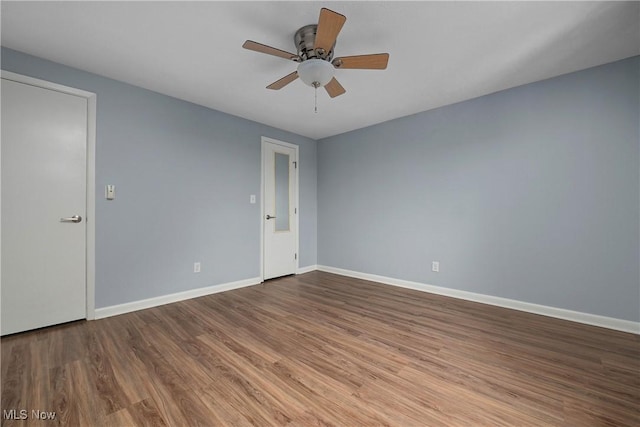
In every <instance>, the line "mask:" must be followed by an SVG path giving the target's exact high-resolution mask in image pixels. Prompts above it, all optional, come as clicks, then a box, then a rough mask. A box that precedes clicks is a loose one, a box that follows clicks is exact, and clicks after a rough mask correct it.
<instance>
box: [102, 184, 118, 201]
mask: <svg viewBox="0 0 640 427" xmlns="http://www.w3.org/2000/svg"><path fill="white" fill-rule="evenodd" d="M104 197H105V198H106V199H107V200H113V199H115V198H116V186H115V185H113V184H108V185H107V186H106V187H105V189H104Z"/></svg>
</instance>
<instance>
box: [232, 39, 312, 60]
mask: <svg viewBox="0 0 640 427" xmlns="http://www.w3.org/2000/svg"><path fill="white" fill-rule="evenodd" d="M242 47H243V48H245V49H249V50H253V51H256V52H260V53H266V54H267V55H273V56H279V57H280V58H284V59H290V60H292V61H296V62H298V61H300V57H299V56H298V55H296V54H295V53H291V52H287V51H284V50H280V49H276V48H275V47H271V46H267V45H266V44H262V43H258V42H254V41H252V40H247V41H246V42H244V44H243V45H242Z"/></svg>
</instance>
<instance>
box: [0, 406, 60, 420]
mask: <svg viewBox="0 0 640 427" xmlns="http://www.w3.org/2000/svg"><path fill="white" fill-rule="evenodd" d="M2 418H3V419H5V420H28V419H32V420H45V421H47V420H55V419H56V413H55V412H50V411H41V410H39V409H32V410H31V411H27V410H26V409H3V410H2Z"/></svg>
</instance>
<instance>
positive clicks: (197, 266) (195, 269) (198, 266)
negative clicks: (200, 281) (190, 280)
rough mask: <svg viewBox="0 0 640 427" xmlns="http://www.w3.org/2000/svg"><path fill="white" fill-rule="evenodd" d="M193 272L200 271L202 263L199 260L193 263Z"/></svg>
mask: <svg viewBox="0 0 640 427" xmlns="http://www.w3.org/2000/svg"><path fill="white" fill-rule="evenodd" d="M193 272H194V273H200V263H199V262H194V263H193Z"/></svg>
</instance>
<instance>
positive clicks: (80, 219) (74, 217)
mask: <svg viewBox="0 0 640 427" xmlns="http://www.w3.org/2000/svg"><path fill="white" fill-rule="evenodd" d="M80 221H82V217H81V216H80V215H74V216H72V217H68V218H60V222H80Z"/></svg>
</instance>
